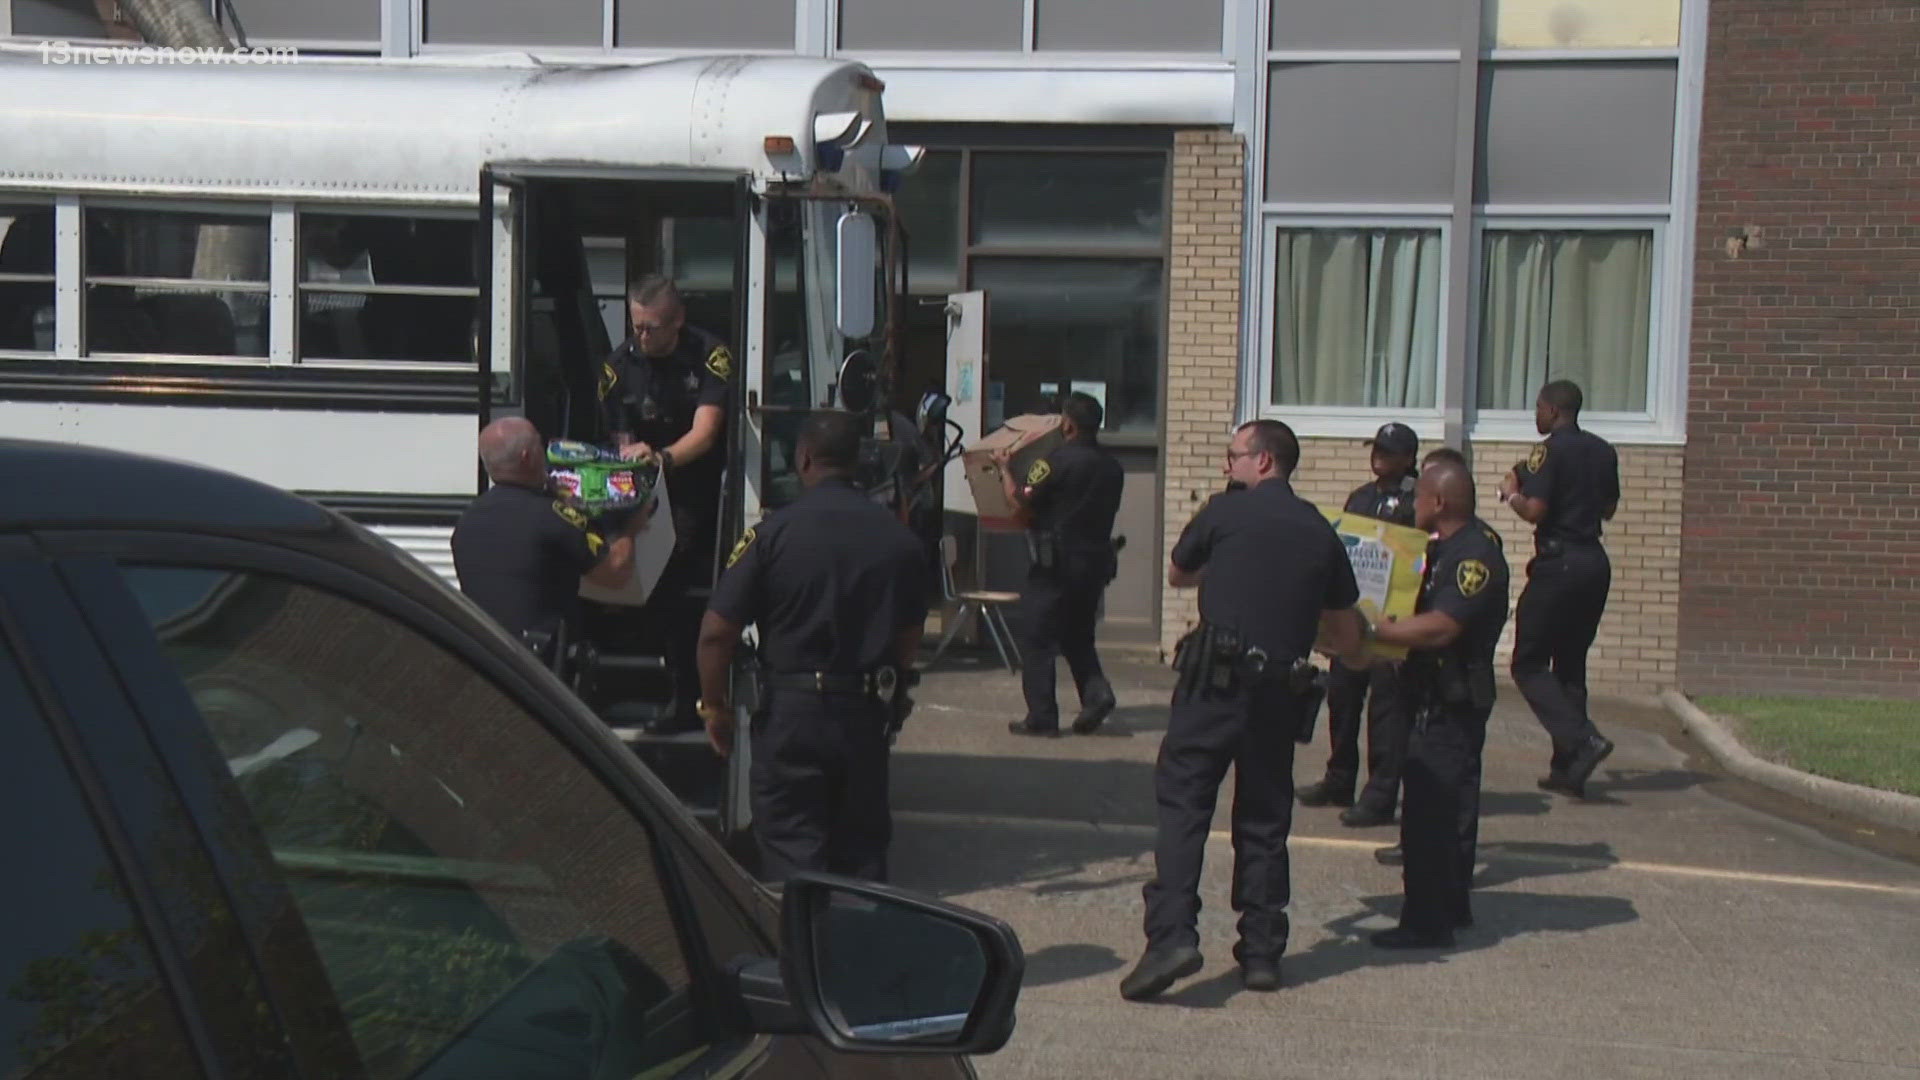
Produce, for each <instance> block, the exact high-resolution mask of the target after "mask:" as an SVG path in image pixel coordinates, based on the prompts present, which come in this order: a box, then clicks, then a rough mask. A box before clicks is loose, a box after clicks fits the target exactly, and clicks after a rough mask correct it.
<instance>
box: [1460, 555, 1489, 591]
mask: <svg viewBox="0 0 1920 1080" xmlns="http://www.w3.org/2000/svg"><path fill="white" fill-rule="evenodd" d="M1492 576H1493V572H1492V571H1491V570H1488V569H1487V564H1486V563H1483V562H1481V561H1480V560H1479V559H1468V560H1466V561H1465V562H1462V563H1461V564H1460V568H1459V569H1458V570H1455V571H1454V573H1453V582H1454V584H1456V585H1458V586H1460V595H1461V596H1472V595H1474V594H1475V593H1477V592H1479V591H1480V590H1481V589H1484V588H1486V587H1487V579H1488V578H1490V577H1492Z"/></svg>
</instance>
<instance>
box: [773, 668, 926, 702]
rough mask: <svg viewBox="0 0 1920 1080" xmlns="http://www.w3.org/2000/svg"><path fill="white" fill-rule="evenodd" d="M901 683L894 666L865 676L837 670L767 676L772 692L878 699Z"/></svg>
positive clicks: (786, 672) (780, 672) (782, 673)
mask: <svg viewBox="0 0 1920 1080" xmlns="http://www.w3.org/2000/svg"><path fill="white" fill-rule="evenodd" d="M899 683H900V673H899V672H898V671H896V670H894V669H893V668H891V667H883V668H878V669H875V670H873V671H870V672H867V673H866V674H850V673H847V672H836V671H770V672H768V673H767V676H766V685H767V688H768V689H769V690H811V691H813V692H815V693H820V694H872V695H873V696H874V697H877V698H883V699H884V698H891V697H892V696H893V691H894V688H895V687H896V686H898V685H899Z"/></svg>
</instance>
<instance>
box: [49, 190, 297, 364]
mask: <svg viewBox="0 0 1920 1080" xmlns="http://www.w3.org/2000/svg"><path fill="white" fill-rule="evenodd" d="M74 202H75V213H76V214H77V215H78V216H77V218H76V219H75V222H74V229H75V231H76V237H75V239H74V240H73V241H72V243H73V245H74V247H73V248H72V249H71V250H75V251H77V256H76V258H75V259H74V263H73V267H72V269H71V270H70V271H67V273H66V274H63V273H62V270H63V268H62V266H61V261H62V258H61V257H62V256H63V255H65V254H66V253H67V251H68V250H70V249H69V248H68V247H66V246H63V244H62V242H61V238H60V237H58V236H56V237H55V241H54V245H55V246H54V274H55V276H56V277H59V278H60V279H61V280H62V281H66V280H71V281H73V282H74V288H75V289H76V292H75V293H74V298H73V300H72V301H71V302H70V303H71V305H72V307H73V311H74V319H75V331H74V332H75V335H76V336H75V338H74V347H75V348H77V349H78V350H79V352H78V358H79V359H81V360H86V361H91V362H95V363H109V364H122V363H127V362H130V361H131V362H139V363H149V362H155V363H178V364H215V365H221V366H231V367H264V366H266V365H268V364H271V363H273V361H274V343H275V342H276V341H277V340H279V334H280V332H281V331H280V327H281V320H282V312H280V311H279V310H278V308H277V307H276V305H275V303H274V300H275V289H274V285H275V282H274V270H275V266H274V249H275V247H276V244H277V240H278V233H277V231H276V229H277V223H276V215H275V214H274V204H272V203H268V202H266V201H264V200H260V199H241V198H219V197H207V198H176V197H160V198H139V197H128V196H124V195H89V194H86V193H84V192H82V193H80V194H79V195H77V196H75V197H74ZM95 210H114V211H125V212H129V213H155V214H214V215H225V216H230V217H247V218H252V217H255V216H258V217H259V218H261V220H262V221H263V222H264V223H265V225H266V226H267V275H266V277H265V278H264V279H263V280H260V281H251V280H249V281H231V282H228V281H213V280H207V279H203V278H157V277H150V276H141V275H126V274H121V275H109V276H105V277H99V278H96V277H94V276H93V275H92V274H89V273H88V272H87V215H88V214H89V213H91V212H93V211H95ZM58 227H59V223H58V222H57V221H56V225H55V228H56V229H57V228H58ZM67 274H70V275H71V277H70V278H69V277H68V276H67ZM95 282H105V283H107V284H112V285H127V286H131V287H133V288H139V287H140V286H141V285H142V284H146V285H161V286H168V285H169V283H171V284H172V285H176V286H179V287H192V286H209V287H211V288H209V289H207V290H203V291H213V289H214V288H218V287H222V286H224V287H225V289H226V290H228V291H233V292H245V293H258V294H259V295H260V296H261V297H262V298H263V299H264V300H265V301H266V304H265V307H264V311H265V314H266V351H265V352H264V353H262V354H261V355H259V356H247V355H240V354H225V355H215V354H202V353H166V352H102V351H99V350H97V349H95V348H94V347H93V343H92V342H91V341H90V340H89V335H88V333H87V316H86V309H87V290H88V288H89V287H90V286H91V285H92V284H94V283H95ZM58 302H59V301H58V300H56V303H58ZM55 318H56V320H58V318H59V315H58V314H56V316H55ZM54 345H55V349H56V351H57V350H58V348H59V345H60V342H59V340H58V338H57V331H56V340H55V342H54ZM62 355H63V356H64V354H62Z"/></svg>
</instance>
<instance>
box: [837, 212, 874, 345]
mask: <svg viewBox="0 0 1920 1080" xmlns="http://www.w3.org/2000/svg"><path fill="white" fill-rule="evenodd" d="M835 233H836V239H837V245H836V250H835V264H836V266H837V267H838V269H839V280H838V282H837V283H836V284H837V288H836V290H835V297H834V321H835V322H836V323H837V324H838V326H839V329H840V335H841V336H842V337H844V338H848V339H855V338H864V337H866V336H867V335H869V334H871V333H873V314H874V312H873V300H874V284H873V282H874V271H875V268H876V266H877V265H878V260H879V254H880V249H879V244H878V243H877V242H876V240H875V232H874V227H873V219H872V218H871V217H868V216H867V215H866V214H862V213H860V212H858V211H853V210H850V211H848V212H846V213H844V214H841V215H840V223H839V226H838V228H837V229H836V230H835Z"/></svg>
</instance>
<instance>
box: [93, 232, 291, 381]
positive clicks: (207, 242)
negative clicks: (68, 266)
mask: <svg viewBox="0 0 1920 1080" xmlns="http://www.w3.org/2000/svg"><path fill="white" fill-rule="evenodd" d="M83 212H84V215H85V220H86V263H85V279H86V302H87V341H86V347H87V351H88V352H90V353H127V352H150V353H162V354H167V355H180V356H258V357H265V356H266V355H267V340H268V331H267V246H268V245H267V236H268V229H267V215H266V213H265V212H264V211H263V212H259V213H246V212H233V213H216V212H207V211H179V210H130V209H116V208H106V207H86V208H85V209H84V211H83Z"/></svg>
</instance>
